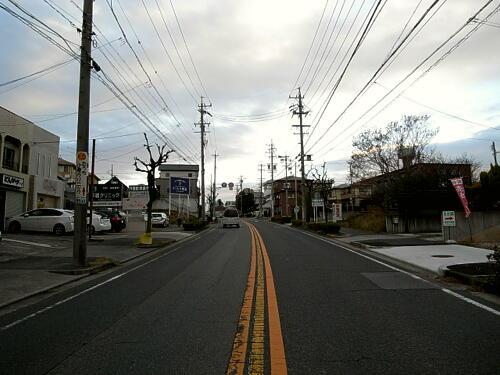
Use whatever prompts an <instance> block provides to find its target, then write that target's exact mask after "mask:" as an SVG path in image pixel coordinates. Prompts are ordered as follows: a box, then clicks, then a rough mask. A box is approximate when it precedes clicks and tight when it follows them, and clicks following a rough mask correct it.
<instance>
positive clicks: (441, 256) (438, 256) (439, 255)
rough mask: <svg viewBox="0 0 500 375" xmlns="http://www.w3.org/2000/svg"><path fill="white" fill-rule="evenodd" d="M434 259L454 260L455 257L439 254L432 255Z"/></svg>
mask: <svg viewBox="0 0 500 375" xmlns="http://www.w3.org/2000/svg"><path fill="white" fill-rule="evenodd" d="M432 257H433V258H453V255H446V254H438V255H432Z"/></svg>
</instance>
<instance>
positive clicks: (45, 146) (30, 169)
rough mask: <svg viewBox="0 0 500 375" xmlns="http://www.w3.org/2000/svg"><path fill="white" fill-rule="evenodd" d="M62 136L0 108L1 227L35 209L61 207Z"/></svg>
mask: <svg viewBox="0 0 500 375" xmlns="http://www.w3.org/2000/svg"><path fill="white" fill-rule="evenodd" d="M58 154H59V137H58V136H57V135H55V134H53V133H51V132H49V131H47V130H44V129H42V128H40V127H39V126H37V125H35V124H33V123H32V122H30V121H28V120H26V119H24V118H22V117H21V116H18V115H16V114H15V113H12V112H10V111H8V110H7V109H5V108H2V107H0V227H1V228H2V229H4V223H5V218H6V217H8V216H12V215H17V214H19V213H22V212H24V211H27V210H31V209H34V208H61V207H63V203H64V182H63V181H61V180H59V179H58V178H57V171H58V169H57V168H58V166H57V165H58Z"/></svg>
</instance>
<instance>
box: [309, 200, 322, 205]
mask: <svg viewBox="0 0 500 375" xmlns="http://www.w3.org/2000/svg"><path fill="white" fill-rule="evenodd" d="M311 204H312V206H313V207H322V206H323V199H313V200H312V201H311Z"/></svg>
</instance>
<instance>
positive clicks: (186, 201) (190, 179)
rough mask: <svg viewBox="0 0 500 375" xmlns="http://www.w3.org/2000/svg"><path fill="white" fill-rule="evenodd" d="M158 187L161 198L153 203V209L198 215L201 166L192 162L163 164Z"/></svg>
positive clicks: (157, 183) (185, 215)
mask: <svg viewBox="0 0 500 375" xmlns="http://www.w3.org/2000/svg"><path fill="white" fill-rule="evenodd" d="M159 170H160V177H159V178H157V179H156V187H157V188H158V190H159V192H160V199H157V200H156V201H155V202H154V203H153V209H154V210H158V211H163V212H167V213H169V215H170V214H171V213H172V211H174V212H176V213H177V214H178V215H180V216H184V217H188V216H197V215H198V211H199V210H198V208H199V203H198V202H199V195H200V194H199V189H198V174H199V170H200V167H199V166H198V165H192V164H162V165H160V167H159Z"/></svg>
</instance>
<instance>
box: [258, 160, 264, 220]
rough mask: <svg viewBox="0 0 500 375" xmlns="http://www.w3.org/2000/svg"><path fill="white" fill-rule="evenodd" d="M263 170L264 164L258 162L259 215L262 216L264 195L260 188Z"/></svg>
mask: <svg viewBox="0 0 500 375" xmlns="http://www.w3.org/2000/svg"><path fill="white" fill-rule="evenodd" d="M263 170H264V164H259V172H260V196H259V216H261V217H262V216H263V210H262V196H263V195H264V192H263V190H262V172H263Z"/></svg>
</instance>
